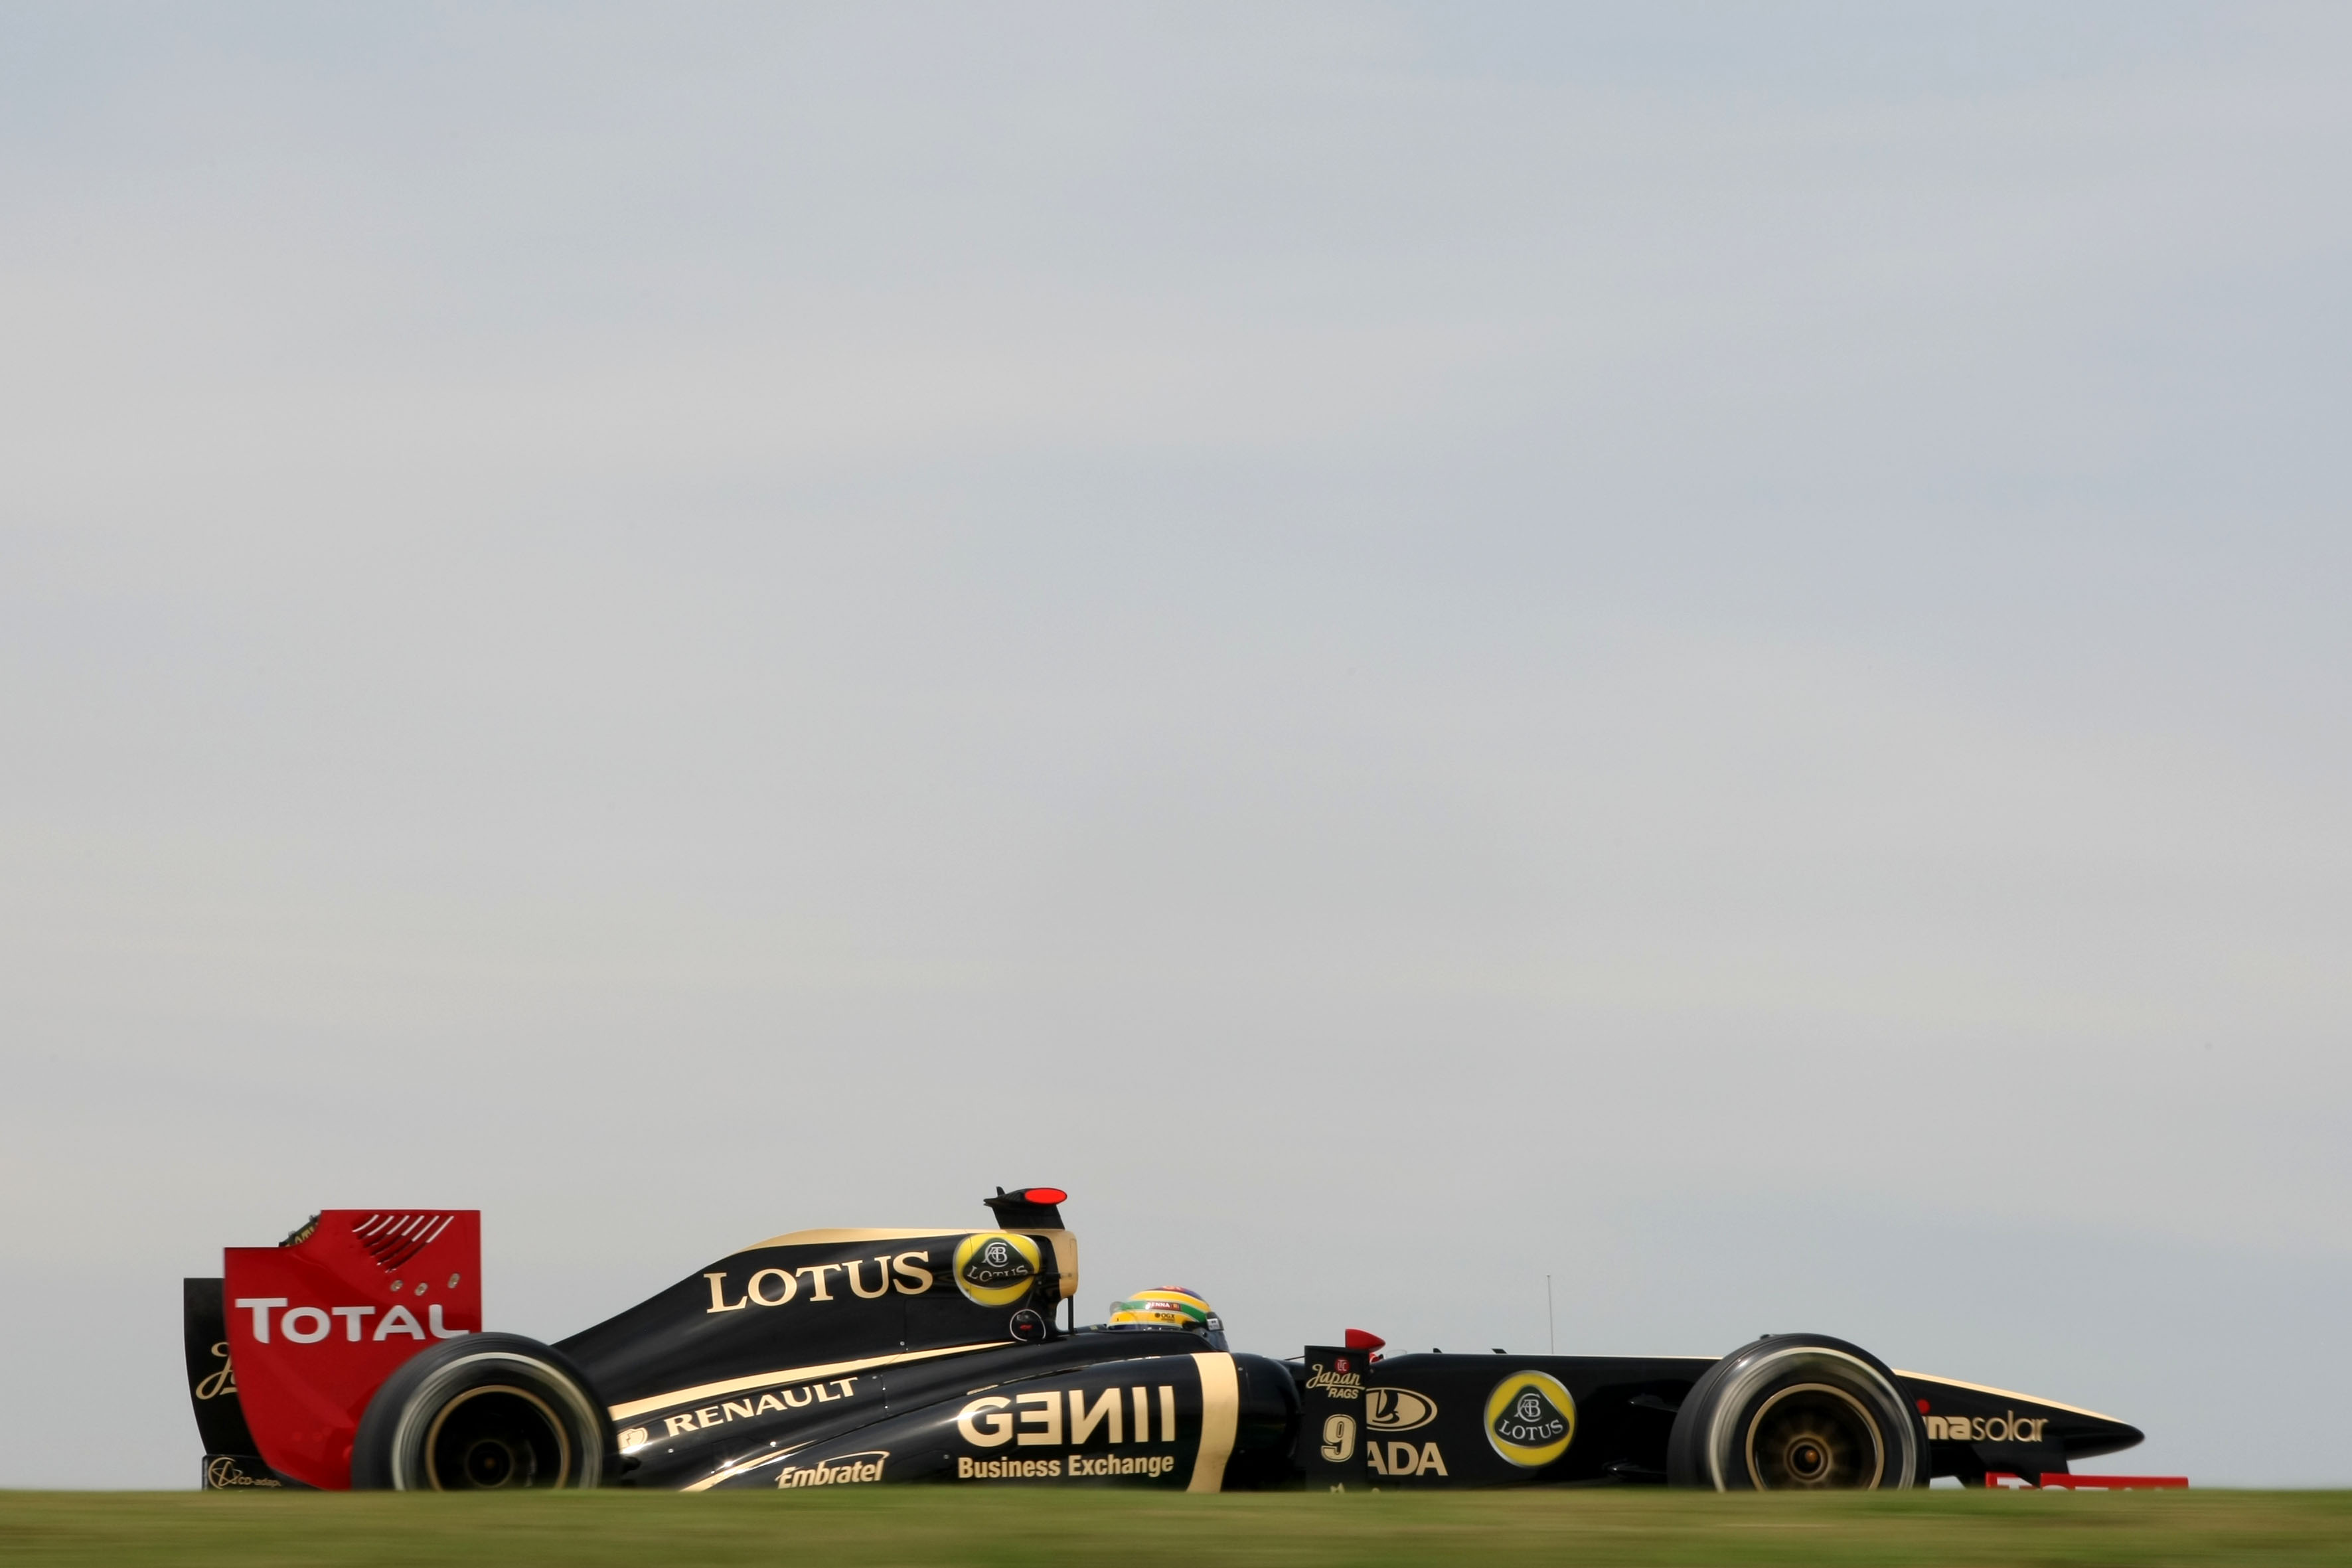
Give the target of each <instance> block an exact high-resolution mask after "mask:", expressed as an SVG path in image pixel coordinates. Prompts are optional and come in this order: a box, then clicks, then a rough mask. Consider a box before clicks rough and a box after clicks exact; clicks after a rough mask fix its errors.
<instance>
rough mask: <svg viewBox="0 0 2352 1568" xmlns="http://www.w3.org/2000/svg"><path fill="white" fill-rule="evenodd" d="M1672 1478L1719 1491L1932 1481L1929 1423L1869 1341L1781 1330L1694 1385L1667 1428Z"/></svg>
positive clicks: (1884, 1486) (1718, 1365) (1887, 1486)
mask: <svg viewBox="0 0 2352 1568" xmlns="http://www.w3.org/2000/svg"><path fill="white" fill-rule="evenodd" d="M1666 1479H1668V1480H1669V1481H1670V1482H1672V1483H1673V1484H1674V1485H1675V1486H1678V1487H1706V1488H1709V1489H1713V1490H1716V1491H1827V1490H1860V1491H1870V1490H1881V1489H1899V1488H1904V1487H1912V1486H1925V1485H1927V1425H1926V1423H1924V1422H1922V1421H1921V1420H1920V1419H1919V1415H1918V1412H1916V1410H1914V1409H1912V1408H1911V1403H1910V1401H1909V1400H1907V1399H1906V1398H1905V1397H1904V1396H1903V1392H1902V1390H1901V1389H1900V1388H1898V1387H1897V1386H1896V1385H1895V1374H1894V1373H1893V1372H1891V1371H1890V1370H1888V1368H1887V1366H1886V1363H1884V1362H1882V1361H1880V1360H1879V1359H1878V1358H1877V1357H1876V1356H1874V1355H1872V1354H1871V1353H1870V1352H1868V1351H1865V1350H1864V1349H1863V1348H1862V1347H1861V1346H1860V1345H1854V1344H1849V1343H1847V1342H1845V1341H1843V1340H1833V1339H1830V1338H1828V1337H1827V1336H1825V1335H1822V1334H1775V1335H1772V1336H1770V1337H1769V1338H1766V1339H1760V1340H1758V1341H1757V1342H1755V1343H1753V1344H1750V1345H1743V1346H1741V1347H1740V1348H1739V1349H1738V1350H1736V1351H1734V1352H1731V1353H1730V1354H1729V1355H1727V1356H1726V1357H1724V1358H1723V1359H1722V1360H1721V1361H1719V1362H1717V1363H1715V1365H1714V1366H1712V1367H1710V1368H1708V1369H1707V1372H1706V1375H1705V1376H1703V1377H1701V1378H1700V1379H1699V1380H1698V1382H1697V1383H1696V1384H1693V1385H1692V1387H1691V1391H1690V1393H1689V1394H1687V1395H1686V1396H1685V1398H1684V1400H1683V1404H1682V1409H1681V1410H1680V1411H1679V1412H1678V1413H1677V1414H1676V1415H1675V1426H1674V1431H1673V1432H1672V1433H1671V1434H1670V1435H1669V1436H1667V1438H1666Z"/></svg>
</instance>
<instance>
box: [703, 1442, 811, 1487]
mask: <svg viewBox="0 0 2352 1568" xmlns="http://www.w3.org/2000/svg"><path fill="white" fill-rule="evenodd" d="M806 1447H808V1445H807V1444H806V1443H796V1444H794V1445H793V1447H789V1448H779V1449H777V1450H776V1451H775V1452H774V1453H772V1454H762V1455H761V1456H760V1457H759V1458H756V1459H746V1460H744V1461H743V1462H742V1463H741V1464H740V1465H730V1466H728V1467H727V1468H725V1469H723V1470H720V1471H719V1472H718V1473H717V1474H715V1475H708V1476H705V1477H703V1478H702V1479H700V1480H698V1481H693V1482H690V1483H688V1485H686V1486H682V1487H680V1488H678V1490H680V1491H682V1492H707V1491H709V1489H711V1488H713V1487H715V1486H717V1485H718V1484H719V1482H721V1481H731V1480H733V1479H735V1478H736V1477H737V1476H742V1475H749V1474H750V1473H751V1471H753V1470H756V1469H758V1468H760V1467H761V1465H772V1464H776V1463H778V1462H780V1461H782V1460H784V1459H789V1458H792V1457H793V1455H794V1454H797V1453H799V1452H801V1451H802V1450H803V1449H804V1448H806Z"/></svg>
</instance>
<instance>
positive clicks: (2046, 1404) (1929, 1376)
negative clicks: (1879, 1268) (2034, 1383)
mask: <svg viewBox="0 0 2352 1568" xmlns="http://www.w3.org/2000/svg"><path fill="white" fill-rule="evenodd" d="M1888 1370H1890V1371H1892V1372H1893V1373H1895V1376H1897V1377H1908V1378H1915V1379H1916V1380H1917V1381H1919V1382H1921V1383H1940V1384H1943V1385H1944V1386H1945V1387H1946V1388H1965V1389H1967V1390H1968V1391H1969V1393H1970V1394H1992V1395H1993V1396H1994V1397H1996V1398H1999V1399H2016V1400H2022V1401H2023V1402H2024V1403H2026V1404H2028V1405H2041V1406H2042V1407H2043V1408H2045V1409H2049V1410H2063V1411H2064V1412H2065V1413H2066V1414H2067V1415H2087V1416H2089V1417H2090V1418H2091V1419H2092V1420H2094V1421H2112V1422H2114V1423H2115V1424H2116V1426H2130V1425H2131V1423H2130V1422H2128V1421H2118V1420H2116V1417H2114V1416H2112V1415H2100V1414H2099V1413H2098V1412H2097V1411H2095V1410H2085V1409H2084V1408H2083V1407H2082V1406H2081V1405H2061V1404H2059V1403H2058V1402H2057V1401H2056V1400H2054V1399H2044V1398H2042V1395H2040V1394H2020V1393H2018V1392H2017V1391H2016V1390H2015V1389H2013V1388H1994V1387H1991V1386H1990V1385H1988V1384H1981V1383H1962V1382H1961V1381H1960V1380H1959V1379H1958V1378H1957V1377H1937V1375H1936V1374H1935V1373H1932V1372H1905V1371H1904V1370H1903V1369H1902V1368H1901V1367H1899V1366H1898V1367H1892V1368H1889V1369H1888Z"/></svg>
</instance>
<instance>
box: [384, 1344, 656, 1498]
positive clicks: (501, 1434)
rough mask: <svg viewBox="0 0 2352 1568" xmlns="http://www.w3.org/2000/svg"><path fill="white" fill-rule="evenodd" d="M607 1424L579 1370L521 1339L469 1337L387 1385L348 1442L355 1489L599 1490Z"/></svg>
mask: <svg viewBox="0 0 2352 1568" xmlns="http://www.w3.org/2000/svg"><path fill="white" fill-rule="evenodd" d="M613 1470H614V1444H613V1423H612V1421H611V1419H610V1418H609V1417H608V1416H607V1415H605V1412H604V1405H602V1404H600V1403H599V1402H598V1401H597V1399H596V1397H595V1395H594V1394H593V1392H592V1391H591V1390H590V1388H589V1386H588V1380H587V1379H586V1378H585V1377H583V1376H582V1375H581V1373H580V1369H579V1368H577V1367H575V1366H573V1365H572V1363H571V1362H570V1361H569V1360H568V1359H566V1358H565V1357H564V1356H562V1354H560V1353H559V1352H556V1351H553V1350H551V1349H550V1348H549V1347H548V1346H546V1345H543V1344H541V1343H540V1342H538V1341H537V1340H529V1339H525V1338H523V1337H522V1336H521V1335H520V1334H467V1336H466V1337H465V1338H463V1339H460V1340H447V1341H444V1342H442V1343H440V1344H437V1345H434V1346H431V1347H430V1348H428V1349H425V1350H422V1351H419V1352H417V1353H416V1354H415V1355H414V1356H411V1357H410V1358H409V1359H408V1360H407V1361H405V1362H404V1363H401V1366H400V1369H399V1370H398V1371H397V1372H394V1373H393V1374H392V1375H391V1376H390V1377H388V1378H386V1379H384V1381H383V1387H381V1388H379V1389H377V1390H376V1391H375V1397H374V1398H373V1399H371V1400H370V1401H369V1402H368V1407H367V1414H366V1415H362V1417H361V1418H360V1429H359V1435H358V1436H357V1437H356V1438H355V1439H354V1440H353V1442H352V1489H354V1490H361V1491H524V1490H537V1489H573V1488H580V1487H594V1486H601V1485H603V1484H604V1478H605V1477H606V1476H607V1475H609V1474H611V1473H612V1472H613Z"/></svg>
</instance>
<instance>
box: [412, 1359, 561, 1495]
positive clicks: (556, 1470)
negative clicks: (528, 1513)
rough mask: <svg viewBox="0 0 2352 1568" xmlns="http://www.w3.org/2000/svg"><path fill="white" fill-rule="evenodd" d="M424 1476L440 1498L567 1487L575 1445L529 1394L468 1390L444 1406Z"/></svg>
mask: <svg viewBox="0 0 2352 1568" xmlns="http://www.w3.org/2000/svg"><path fill="white" fill-rule="evenodd" d="M425 1479H426V1481H427V1482H428V1483H429V1484H430V1485H431V1486H432V1488H433V1489H434V1490H435V1491H436V1492H447V1491H501V1490H521V1489H528V1488H538V1487H562V1486H564V1485H566V1484H568V1483H569V1482H570V1480H571V1479H572V1439H571V1438H570V1436H568V1435H567V1434H566V1433H565V1432H564V1429H563V1423H562V1421H561V1420H559V1419H557V1417H556V1414H555V1412H554V1411H553V1410H552V1409H551V1408H549V1406H548V1404H547V1402H546V1401H545V1400H543V1399H541V1398H540V1397H539V1395H538V1394H533V1393H532V1392H530V1390H529V1389H527V1388H517V1387H514V1386H512V1385H511V1384H490V1385H488V1386H486V1387H482V1388H469V1389H467V1390H466V1391H465V1392H464V1393H463V1394H458V1395H457V1397H456V1398H455V1399H452V1400H451V1401H449V1403H448V1404H446V1405H443V1406H442V1407H441V1409H440V1411H439V1412H438V1413H437V1414H436V1415H435V1416H434V1417H433V1425H432V1426H431V1427H430V1428H428V1429H427V1430H426V1432H425Z"/></svg>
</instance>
